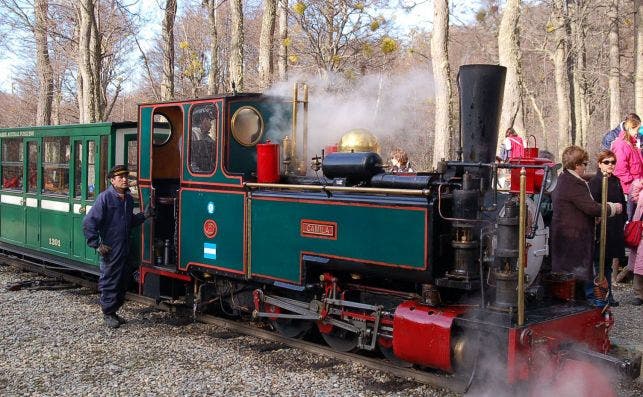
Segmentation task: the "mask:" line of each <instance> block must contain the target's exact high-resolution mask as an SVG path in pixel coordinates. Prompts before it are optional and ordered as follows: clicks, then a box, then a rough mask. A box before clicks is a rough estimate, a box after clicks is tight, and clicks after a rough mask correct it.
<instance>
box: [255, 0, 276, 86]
mask: <svg viewBox="0 0 643 397" xmlns="http://www.w3.org/2000/svg"><path fill="white" fill-rule="evenodd" d="M276 8H277V4H276V0H263V18H262V19H261V36H260V37H259V84H260V85H261V87H263V88H265V87H269V86H270V84H271V83H272V79H273V73H274V69H273V59H272V54H273V40H274V38H275V17H276V13H277V10H276Z"/></svg>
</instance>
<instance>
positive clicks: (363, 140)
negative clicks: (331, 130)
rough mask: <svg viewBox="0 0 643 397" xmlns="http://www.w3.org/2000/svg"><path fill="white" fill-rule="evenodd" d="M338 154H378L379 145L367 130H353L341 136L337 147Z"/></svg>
mask: <svg viewBox="0 0 643 397" xmlns="http://www.w3.org/2000/svg"><path fill="white" fill-rule="evenodd" d="M337 150H339V151H340V152H351V151H353V152H375V153H379V152H380V143H379V141H378V140H377V138H376V137H375V135H373V134H371V133H370V132H369V131H368V130H366V129H364V128H355V129H352V130H350V131H348V132H347V133H345V134H344V135H343V136H342V139H340V140H339V144H338V145H337Z"/></svg>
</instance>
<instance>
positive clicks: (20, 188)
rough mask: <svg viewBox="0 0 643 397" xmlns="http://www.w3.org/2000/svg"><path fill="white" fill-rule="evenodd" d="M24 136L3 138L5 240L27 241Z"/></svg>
mask: <svg viewBox="0 0 643 397" xmlns="http://www.w3.org/2000/svg"><path fill="white" fill-rule="evenodd" d="M25 150H26V149H25V146H24V143H23V138H3V139H2V192H1V193H0V219H2V223H1V226H0V231H1V233H0V237H1V238H2V240H3V241H6V242H9V243H13V244H19V245H22V244H24V243H25V197H24V158H25V157H24V156H25Z"/></svg>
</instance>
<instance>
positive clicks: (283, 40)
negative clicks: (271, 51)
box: [277, 0, 289, 81]
mask: <svg viewBox="0 0 643 397" xmlns="http://www.w3.org/2000/svg"><path fill="white" fill-rule="evenodd" d="M277 1H278V2H279V9H278V11H277V12H278V14H279V55H278V57H277V74H278V77H279V80H281V81H285V80H286V79H288V45H289V40H288V0H277Z"/></svg>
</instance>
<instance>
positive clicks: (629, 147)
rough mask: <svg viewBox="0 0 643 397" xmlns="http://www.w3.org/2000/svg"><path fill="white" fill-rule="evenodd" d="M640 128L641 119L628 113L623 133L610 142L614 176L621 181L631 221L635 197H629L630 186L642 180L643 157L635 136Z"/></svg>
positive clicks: (628, 216)
mask: <svg viewBox="0 0 643 397" xmlns="http://www.w3.org/2000/svg"><path fill="white" fill-rule="evenodd" d="M640 126H641V118H640V117H639V116H637V115H636V114H634V113H630V114H628V115H627V117H626V118H625V122H624V123H623V128H624V131H623V132H621V134H620V135H619V136H618V138H616V139H615V140H614V142H612V151H613V152H614V154H615V155H616V160H617V161H616V168H614V175H615V176H617V177H618V179H619V180H620V181H621V187H623V193H625V195H626V196H627V197H628V205H627V219H628V220H630V219H632V213H633V212H634V208H635V205H636V200H637V197H631V196H632V195H630V185H631V184H632V182H633V181H634V180H635V179H639V178H643V156H641V150H640V149H639V148H637V147H636V136H637V134H638V130H639V127H640Z"/></svg>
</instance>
